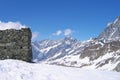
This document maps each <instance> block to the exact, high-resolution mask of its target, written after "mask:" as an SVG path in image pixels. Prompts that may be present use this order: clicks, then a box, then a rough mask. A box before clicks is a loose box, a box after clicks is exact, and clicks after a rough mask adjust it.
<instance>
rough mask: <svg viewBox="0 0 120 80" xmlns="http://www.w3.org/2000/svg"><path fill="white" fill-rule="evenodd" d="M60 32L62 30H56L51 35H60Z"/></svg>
mask: <svg viewBox="0 0 120 80" xmlns="http://www.w3.org/2000/svg"><path fill="white" fill-rule="evenodd" d="M61 34H62V31H61V30H58V31H57V32H56V33H53V35H57V36H59V35H61Z"/></svg>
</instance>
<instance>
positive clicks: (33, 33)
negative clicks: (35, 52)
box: [32, 32, 39, 40]
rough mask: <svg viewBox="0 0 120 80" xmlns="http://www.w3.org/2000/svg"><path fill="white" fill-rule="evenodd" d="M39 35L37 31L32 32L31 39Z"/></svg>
mask: <svg viewBox="0 0 120 80" xmlns="http://www.w3.org/2000/svg"><path fill="white" fill-rule="evenodd" d="M38 36H39V32H32V40H34V39H35V38H37V37H38Z"/></svg>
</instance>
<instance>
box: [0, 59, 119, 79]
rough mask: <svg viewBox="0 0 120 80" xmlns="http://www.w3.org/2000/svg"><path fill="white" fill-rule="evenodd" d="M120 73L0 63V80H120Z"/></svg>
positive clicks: (9, 62)
mask: <svg viewBox="0 0 120 80" xmlns="http://www.w3.org/2000/svg"><path fill="white" fill-rule="evenodd" d="M119 79H120V73H117V72H110V71H99V70H94V69H93V70H89V69H80V68H72V67H63V66H56V65H48V64H37V63H26V62H23V61H18V60H1V61H0V80H119Z"/></svg>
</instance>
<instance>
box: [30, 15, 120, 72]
mask: <svg viewBox="0 0 120 80" xmlns="http://www.w3.org/2000/svg"><path fill="white" fill-rule="evenodd" d="M32 49H33V50H32V51H33V61H34V62H42V63H47V64H54V65H61V66H68V67H78V68H91V69H100V70H112V71H117V72H120V16H119V17H117V19H116V20H115V21H114V22H112V23H108V25H107V27H106V28H105V29H104V31H103V32H102V33H101V34H100V35H99V36H98V37H97V38H91V39H89V40H86V41H80V40H77V39H74V38H72V37H71V36H67V37H65V38H64V39H61V40H49V39H46V40H42V41H35V42H32Z"/></svg>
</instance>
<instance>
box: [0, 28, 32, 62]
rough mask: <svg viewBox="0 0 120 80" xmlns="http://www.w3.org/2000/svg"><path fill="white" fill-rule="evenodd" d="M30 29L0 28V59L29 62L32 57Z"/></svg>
mask: <svg viewBox="0 0 120 80" xmlns="http://www.w3.org/2000/svg"><path fill="white" fill-rule="evenodd" d="M31 36H32V35H31V30H30V29H29V28H22V29H21V30H15V29H7V30H0V59H2V60H3V59H19V60H24V61H28V62H30V61H31V59H32V49H31Z"/></svg>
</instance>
